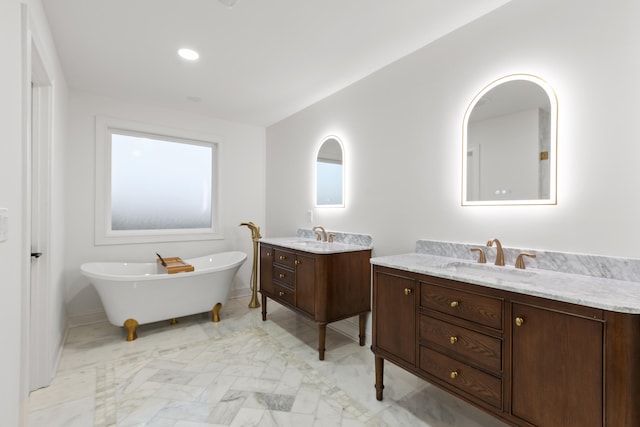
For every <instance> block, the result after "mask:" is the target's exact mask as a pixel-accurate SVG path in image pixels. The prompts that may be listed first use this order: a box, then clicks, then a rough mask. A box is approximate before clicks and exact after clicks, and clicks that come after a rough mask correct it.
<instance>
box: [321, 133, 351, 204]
mask: <svg viewBox="0 0 640 427" xmlns="http://www.w3.org/2000/svg"><path fill="white" fill-rule="evenodd" d="M316 206H323V207H331V206H334V207H341V206H344V153H343V149H342V142H341V141H340V139H338V138H337V137H335V136H328V137H326V138H325V139H324V140H323V141H322V143H321V144H320V148H319V149H318V155H317V157H316Z"/></svg>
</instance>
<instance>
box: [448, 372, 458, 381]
mask: <svg viewBox="0 0 640 427" xmlns="http://www.w3.org/2000/svg"><path fill="white" fill-rule="evenodd" d="M449 377H451V379H452V380H455V379H456V378H458V371H451V373H450V374H449Z"/></svg>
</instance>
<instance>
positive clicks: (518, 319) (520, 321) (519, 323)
mask: <svg viewBox="0 0 640 427" xmlns="http://www.w3.org/2000/svg"><path fill="white" fill-rule="evenodd" d="M523 324H524V318H523V317H516V326H522V325H523Z"/></svg>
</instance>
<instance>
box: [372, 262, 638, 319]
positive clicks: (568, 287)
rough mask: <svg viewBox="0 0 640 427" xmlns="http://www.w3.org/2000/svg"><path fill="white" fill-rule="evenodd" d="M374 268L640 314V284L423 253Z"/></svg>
mask: <svg viewBox="0 0 640 427" xmlns="http://www.w3.org/2000/svg"><path fill="white" fill-rule="evenodd" d="M371 264H373V265H379V266H384V267H391V268H396V269H400V270H404V271H411V272H415V273H421V274H427V275H430V276H436V277H441V278H445V279H452V280H458V281H462V282H467V283H472V284H476V285H481V286H486V287H490V288H495V289H502V290H505V291H510V292H515V293H520V294H526V295H533V296H537V297H542V298H547V299H553V300H557V301H564V302H568V303H573V304H580V305H584V306H587V307H594V308H599V309H603V310H610V311H616V312H621V313H630V314H640V283H638V282H632V281H625V280H616V279H608V278H601V277H592V276H586V275H581V274H570V273H558V272H554V271H549V270H543V269H536V268H527V269H524V270H520V269H515V268H514V267H510V266H504V267H498V266H494V265H493V264H478V263H475V262H473V261H470V260H465V259H460V258H450V257H445V256H436V255H430V254H423V253H408V254H401V255H392V256H385V257H377V258H372V259H371Z"/></svg>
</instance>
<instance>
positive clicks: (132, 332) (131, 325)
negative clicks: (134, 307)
mask: <svg viewBox="0 0 640 427" xmlns="http://www.w3.org/2000/svg"><path fill="white" fill-rule="evenodd" d="M124 327H125V328H127V331H128V332H129V333H128V334H127V341H133V340H135V339H136V338H138V335H137V334H136V329H138V321H137V320H136V319H127V320H125V321H124Z"/></svg>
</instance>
